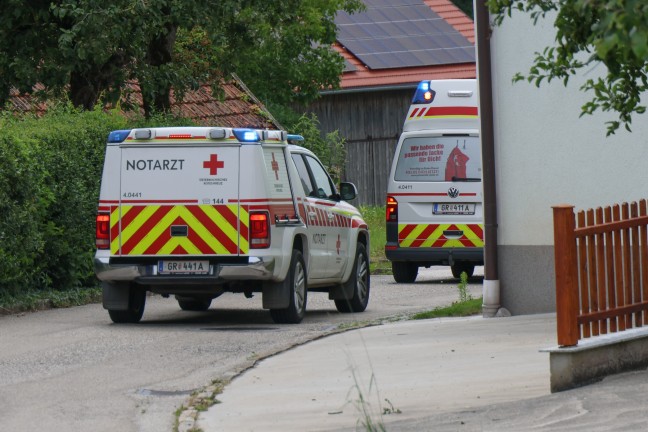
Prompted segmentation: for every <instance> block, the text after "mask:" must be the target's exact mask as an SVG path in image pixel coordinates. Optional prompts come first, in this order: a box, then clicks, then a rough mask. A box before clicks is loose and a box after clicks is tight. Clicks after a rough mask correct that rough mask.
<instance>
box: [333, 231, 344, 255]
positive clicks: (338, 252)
mask: <svg viewBox="0 0 648 432" xmlns="http://www.w3.org/2000/svg"><path fill="white" fill-rule="evenodd" d="M341 245H342V242H341V241H340V234H338V239H337V241H336V242H335V248H336V249H337V254H338V255H340V246H341Z"/></svg>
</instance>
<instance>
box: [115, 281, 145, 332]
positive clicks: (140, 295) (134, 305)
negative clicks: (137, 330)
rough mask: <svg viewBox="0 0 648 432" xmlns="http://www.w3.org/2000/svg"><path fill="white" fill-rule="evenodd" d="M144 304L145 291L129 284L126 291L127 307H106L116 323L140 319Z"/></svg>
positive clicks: (134, 321) (132, 321) (133, 321)
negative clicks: (115, 308)
mask: <svg viewBox="0 0 648 432" xmlns="http://www.w3.org/2000/svg"><path fill="white" fill-rule="evenodd" d="M145 304H146V291H145V290H143V289H137V288H134V287H132V286H131V287H130V288H129V293H128V309H126V310H114V309H108V315H110V319H111V320H112V322H114V323H116V324H126V323H136V322H139V321H140V320H141V319H142V315H143V314H144V306H145Z"/></svg>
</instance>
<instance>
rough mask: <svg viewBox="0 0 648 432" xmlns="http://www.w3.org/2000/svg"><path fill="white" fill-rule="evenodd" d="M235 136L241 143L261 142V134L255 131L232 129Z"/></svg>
mask: <svg viewBox="0 0 648 432" xmlns="http://www.w3.org/2000/svg"><path fill="white" fill-rule="evenodd" d="M232 132H233V133H234V136H235V137H236V139H237V140H239V141H240V142H259V141H261V138H259V134H258V133H257V131H255V130H254V129H232Z"/></svg>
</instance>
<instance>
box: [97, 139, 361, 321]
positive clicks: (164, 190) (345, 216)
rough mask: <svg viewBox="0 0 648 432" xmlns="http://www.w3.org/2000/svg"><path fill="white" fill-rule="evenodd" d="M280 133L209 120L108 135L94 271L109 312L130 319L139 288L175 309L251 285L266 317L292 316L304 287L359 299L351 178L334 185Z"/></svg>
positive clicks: (202, 305)
mask: <svg viewBox="0 0 648 432" xmlns="http://www.w3.org/2000/svg"><path fill="white" fill-rule="evenodd" d="M287 138H288V135H287V134H286V133H285V132H283V131H268V130H251V129H231V128H218V127H213V128H210V127H174V128H148V129H133V130H126V131H114V132H112V133H111V134H110V136H109V139H108V144H107V147H106V157H105V161H104V169H103V178H102V182H101V192H100V198H99V207H98V216H97V252H96V255H95V272H96V274H97V277H98V278H99V279H100V280H101V281H102V282H103V289H104V307H105V308H106V309H108V311H109V312H110V315H111V318H113V321H115V322H134V321H139V319H140V318H141V312H142V310H143V303H142V300H141V299H142V298H143V297H144V296H143V293H145V292H146V291H152V292H156V293H159V294H162V295H165V296H166V295H175V296H176V298H177V299H178V302H179V303H180V306H181V307H182V309H186V310H204V309H206V308H208V307H209V305H210V303H211V300H212V299H213V298H215V297H217V296H218V295H220V294H221V293H223V292H226V291H231V292H243V293H245V294H246V295H247V296H252V293H253V292H262V293H263V307H264V308H267V309H270V310H271V312H272V314H273V318H275V321H277V322H299V321H301V318H302V317H303V314H304V310H305V306H306V291H307V290H308V289H319V290H326V291H328V292H329V297H330V298H331V299H333V300H335V301H336V305H337V306H338V309H339V310H341V311H344V312H346V311H350V310H347V309H353V310H354V311H360V310H359V309H362V310H364V307H366V302H367V301H368V294H369V292H368V290H369V276H368V272H369V268H368V264H369V263H368V257H367V254H366V251H367V250H368V247H369V233H368V229H367V225H366V223H365V222H364V220H363V219H362V216H361V215H360V213H359V211H358V210H357V209H356V208H355V207H353V206H352V205H350V204H348V203H347V202H345V201H344V200H343V199H353V198H354V197H355V195H356V189H355V186H353V185H352V184H350V183H342V184H341V188H340V190H341V192H340V193H338V191H337V189H336V188H335V186H334V184H333V182H332V181H331V179H330V177H329V176H328V174H327V173H326V171H325V169H324V168H323V166H322V165H321V163H320V162H319V160H318V159H317V157H316V156H315V155H314V154H313V153H312V152H310V151H309V150H307V149H305V148H303V147H299V146H296V145H289V144H288V141H287ZM306 188H309V189H308V190H305V189H306ZM313 189H314V190H313ZM318 192H319V194H318ZM359 245H360V246H359ZM295 251H296V252H295ZM358 259H359V260H360V261H361V262H360V263H359V265H356V264H358V263H356V261H357V260H358ZM363 266H364V267H366V269H364V268H363V269H358V268H357V267H363ZM360 270H362V271H366V275H365V274H364V273H363V274H360V273H359V272H360ZM359 276H360V280H358V277H359ZM300 279H301V280H300ZM351 285H353V286H351ZM358 289H360V293H358ZM352 291H353V292H352ZM354 294H358V295H360V296H361V297H362V298H361V299H360V301H356V302H355V304H354V303H353V296H354ZM363 296H364V297H363ZM356 297H357V296H356ZM356 300H357V299H356ZM349 301H351V306H349ZM140 303H142V305H141V308H138V306H139V304H140ZM338 303H339V304H338ZM140 309H141V310H140ZM138 315H139V316H138Z"/></svg>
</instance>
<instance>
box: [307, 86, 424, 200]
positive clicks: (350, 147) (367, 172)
mask: <svg viewBox="0 0 648 432" xmlns="http://www.w3.org/2000/svg"><path fill="white" fill-rule="evenodd" d="M413 94H414V88H412V89H406V90H392V91H375V92H360V93H341V94H330V95H325V96H322V98H320V99H319V100H318V101H317V102H315V103H314V104H313V105H311V106H309V108H308V110H309V111H312V112H314V113H315V114H317V117H318V119H319V121H320V126H321V129H322V132H323V133H328V132H332V131H335V130H339V131H340V135H341V136H342V137H344V139H345V140H346V148H347V161H346V166H345V172H344V174H343V180H345V181H350V182H353V183H355V185H356V186H357V187H358V195H359V196H358V198H357V199H356V200H355V201H353V204H354V205H380V206H382V205H384V204H385V195H386V193H387V180H388V177H389V170H390V168H391V162H392V158H393V155H394V149H395V148H396V144H397V143H398V137H399V136H400V134H401V132H402V130H403V122H404V120H405V116H406V115H407V111H408V109H409V105H410V102H411V99H412V95H413Z"/></svg>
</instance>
